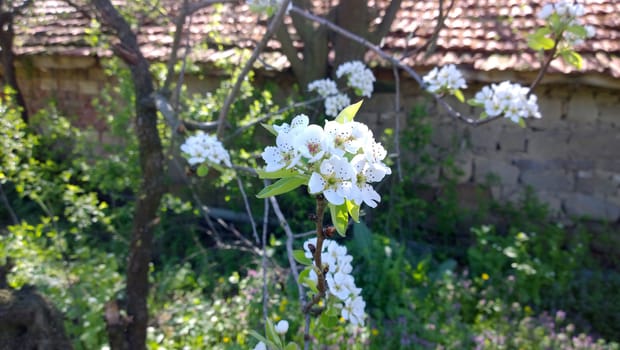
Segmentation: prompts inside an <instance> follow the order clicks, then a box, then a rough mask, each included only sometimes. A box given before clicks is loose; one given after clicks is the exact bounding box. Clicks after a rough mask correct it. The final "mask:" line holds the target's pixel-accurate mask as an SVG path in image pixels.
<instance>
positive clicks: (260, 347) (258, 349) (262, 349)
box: [254, 341, 267, 350]
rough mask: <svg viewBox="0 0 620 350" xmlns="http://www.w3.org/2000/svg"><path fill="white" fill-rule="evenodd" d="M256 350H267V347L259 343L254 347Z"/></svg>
mask: <svg viewBox="0 0 620 350" xmlns="http://www.w3.org/2000/svg"><path fill="white" fill-rule="evenodd" d="M254 350H267V345H265V343H263V342H262V341H259V342H258V344H256V346H255V347H254Z"/></svg>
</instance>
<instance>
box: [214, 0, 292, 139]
mask: <svg viewBox="0 0 620 350" xmlns="http://www.w3.org/2000/svg"><path fill="white" fill-rule="evenodd" d="M290 3H291V0H284V1H283V2H282V4H281V5H280V8H279V9H278V11H277V12H276V14H275V15H274V16H273V19H272V20H271V23H269V27H268V28H267V32H266V33H265V35H264V36H263V37H262V39H261V41H260V42H259V43H258V44H257V45H256V48H254V51H253V52H252V55H251V56H250V58H249V59H248V60H247V61H246V62H245V66H244V67H243V69H242V70H241V73H239V76H238V77H237V80H236V81H235V85H233V87H232V89H231V90H230V93H229V94H228V96H226V100H225V101H224V105H223V106H222V109H221V110H220V114H219V117H218V118H217V122H218V126H217V132H216V134H217V137H218V138H221V137H222V133H223V132H224V120H225V119H226V117H227V116H228V111H229V110H230V106H231V105H232V103H233V100H234V99H235V97H236V96H237V94H238V93H239V89H241V84H242V83H243V80H245V77H246V76H247V75H248V73H249V72H250V70H251V69H252V66H253V65H254V62H255V61H256V59H257V58H258V55H259V54H260V53H261V52H262V51H263V49H264V48H265V47H266V46H267V42H268V41H269V39H270V38H271V36H272V35H273V33H274V32H275V31H276V30H277V29H278V27H279V26H280V24H282V19H283V18H284V15H285V14H286V12H287V8H288V7H289V4H290Z"/></svg>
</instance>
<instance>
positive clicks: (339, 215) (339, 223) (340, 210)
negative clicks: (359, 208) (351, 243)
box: [329, 203, 349, 237]
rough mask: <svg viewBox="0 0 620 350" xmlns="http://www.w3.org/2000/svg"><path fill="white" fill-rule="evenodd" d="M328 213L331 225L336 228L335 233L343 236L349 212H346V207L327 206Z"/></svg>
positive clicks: (343, 205) (345, 231)
mask: <svg viewBox="0 0 620 350" xmlns="http://www.w3.org/2000/svg"><path fill="white" fill-rule="evenodd" d="M329 212H330V214H331V217H332V223H333V224H334V226H335V227H336V231H338V234H339V235H341V236H343V237H344V236H345V235H346V233H347V225H348V224H349V212H348V210H347V205H346V203H345V204H341V205H334V204H331V203H330V204H329Z"/></svg>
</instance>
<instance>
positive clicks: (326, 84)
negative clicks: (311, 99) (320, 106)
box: [308, 79, 338, 97]
mask: <svg viewBox="0 0 620 350" xmlns="http://www.w3.org/2000/svg"><path fill="white" fill-rule="evenodd" d="M308 91H310V92H316V93H317V94H319V95H321V97H328V96H331V95H336V94H337V93H338V87H337V86H336V82H335V81H333V80H331V79H319V80H315V81H313V82H311V83H310V84H308Z"/></svg>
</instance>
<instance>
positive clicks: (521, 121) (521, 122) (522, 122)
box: [519, 118, 526, 128]
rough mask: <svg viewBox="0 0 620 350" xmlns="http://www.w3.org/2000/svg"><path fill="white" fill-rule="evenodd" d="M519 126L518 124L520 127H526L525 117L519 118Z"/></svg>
mask: <svg viewBox="0 0 620 350" xmlns="http://www.w3.org/2000/svg"><path fill="white" fill-rule="evenodd" d="M519 126H520V127H522V128H525V127H526V125H525V119H523V118H519Z"/></svg>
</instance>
